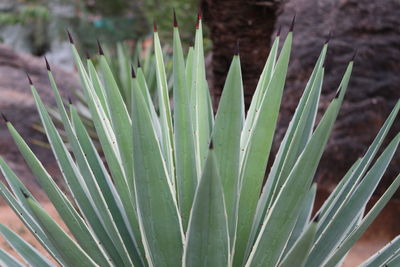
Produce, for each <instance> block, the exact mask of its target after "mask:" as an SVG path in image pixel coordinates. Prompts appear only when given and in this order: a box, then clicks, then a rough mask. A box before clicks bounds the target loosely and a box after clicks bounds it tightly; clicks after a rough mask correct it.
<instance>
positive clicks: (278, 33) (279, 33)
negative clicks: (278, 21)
mask: <svg viewBox="0 0 400 267" xmlns="http://www.w3.org/2000/svg"><path fill="white" fill-rule="evenodd" d="M281 29H282V26H281V25H279V28H278V31H277V32H276V37H278V36H281Z"/></svg>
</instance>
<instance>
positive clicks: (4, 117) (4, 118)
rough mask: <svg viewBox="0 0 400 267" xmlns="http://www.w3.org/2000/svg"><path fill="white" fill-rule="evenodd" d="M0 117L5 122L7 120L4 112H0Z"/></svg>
mask: <svg viewBox="0 0 400 267" xmlns="http://www.w3.org/2000/svg"><path fill="white" fill-rule="evenodd" d="M1 117H2V118H3V120H4V122H5V123H7V122H9V120H8V119H7V117H6V115H4V113H1Z"/></svg>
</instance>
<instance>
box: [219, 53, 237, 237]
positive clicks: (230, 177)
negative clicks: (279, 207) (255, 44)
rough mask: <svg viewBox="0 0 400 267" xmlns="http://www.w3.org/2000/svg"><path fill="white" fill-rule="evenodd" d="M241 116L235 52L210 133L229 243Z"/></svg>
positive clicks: (232, 231) (234, 209)
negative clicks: (220, 184) (222, 195)
mask: <svg viewBox="0 0 400 267" xmlns="http://www.w3.org/2000/svg"><path fill="white" fill-rule="evenodd" d="M243 120H244V99H243V84H242V73H241V69H240V59H239V56H238V55H235V56H234V57H233V60H232V63H231V67H230V69H229V72H228V76H227V78H226V81H225V86H224V89H223V91H222V96H221V100H220V103H219V108H218V112H217V115H216V118H215V126H214V129H213V137H212V138H213V143H214V148H215V149H214V150H215V157H216V160H217V166H218V170H219V174H220V177H221V183H222V189H223V193H224V198H225V205H226V213H227V216H228V222H229V236H230V242H231V245H232V244H233V241H234V237H235V232H236V221H237V219H236V218H237V202H238V189H239V164H240V133H241V132H242V128H243Z"/></svg>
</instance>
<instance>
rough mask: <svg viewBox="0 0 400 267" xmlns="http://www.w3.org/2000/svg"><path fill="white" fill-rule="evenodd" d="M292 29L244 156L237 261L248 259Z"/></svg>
mask: <svg viewBox="0 0 400 267" xmlns="http://www.w3.org/2000/svg"><path fill="white" fill-rule="evenodd" d="M291 43H292V33H289V34H288V36H287V38H286V40H285V43H284V45H283V48H282V52H281V55H280V56H279V59H278V62H277V66H276V69H275V71H274V74H273V76H272V78H271V82H270V83H269V84H268V88H267V89H266V91H265V93H264V96H263V99H262V103H261V106H260V109H259V110H258V115H257V116H256V118H255V122H254V126H253V128H251V129H249V131H250V132H251V133H250V137H249V141H248V143H247V146H246V147H245V148H243V147H242V148H241V149H244V150H245V152H244V153H245V154H246V155H245V156H243V157H242V161H241V166H240V167H241V170H240V194H239V195H240V198H239V211H238V224H237V238H236V247H235V255H234V262H233V263H234V265H236V266H237V264H241V263H242V262H243V261H244V257H245V251H246V247H247V243H248V239H249V235H250V231H251V226H252V223H253V217H254V213H255V210H256V207H257V200H258V198H259V193H260V191H261V185H262V181H263V180H264V174H265V169H266V167H267V162H268V157H269V153H270V149H271V145H272V140H273V137H274V132H275V127H276V122H277V119H278V113H279V107H280V102H281V98H282V94H283V87H284V83H285V78H286V72H287V68H288V64H289V57H290V49H291Z"/></svg>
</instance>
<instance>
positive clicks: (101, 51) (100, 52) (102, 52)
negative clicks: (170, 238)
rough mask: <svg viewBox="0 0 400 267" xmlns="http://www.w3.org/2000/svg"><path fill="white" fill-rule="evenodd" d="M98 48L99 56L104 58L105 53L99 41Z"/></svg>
mask: <svg viewBox="0 0 400 267" xmlns="http://www.w3.org/2000/svg"><path fill="white" fill-rule="evenodd" d="M97 48H98V49H99V54H100V55H102V56H104V51H103V48H102V47H101V44H100V41H99V40H97Z"/></svg>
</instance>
